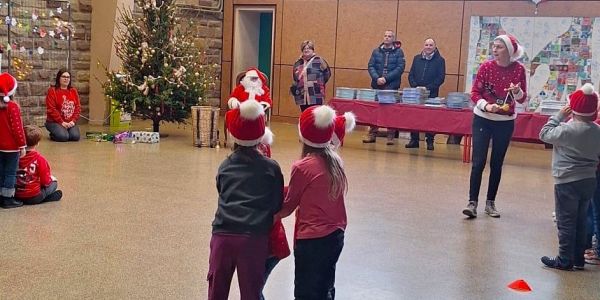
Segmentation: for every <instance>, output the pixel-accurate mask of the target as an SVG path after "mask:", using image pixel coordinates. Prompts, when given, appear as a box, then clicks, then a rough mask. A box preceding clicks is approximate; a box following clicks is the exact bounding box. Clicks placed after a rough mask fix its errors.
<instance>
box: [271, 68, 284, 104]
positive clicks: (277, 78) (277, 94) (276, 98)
mask: <svg viewBox="0 0 600 300" xmlns="http://www.w3.org/2000/svg"><path fill="white" fill-rule="evenodd" d="M272 77H273V86H272V87H271V99H272V100H273V107H272V108H271V114H273V115H279V105H280V103H279V102H280V101H281V91H280V86H281V84H280V82H281V66H280V65H274V66H273V74H272ZM284 97H286V95H284Z"/></svg>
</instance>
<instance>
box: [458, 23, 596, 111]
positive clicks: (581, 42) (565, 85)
mask: <svg viewBox="0 0 600 300" xmlns="http://www.w3.org/2000/svg"><path fill="white" fill-rule="evenodd" d="M596 24H597V25H598V26H594V25H596ZM598 30H600V18H593V17H482V16H473V17H471V27H470V34H469V56H468V59H467V72H466V78H465V90H466V91H470V90H471V86H472V83H473V81H474V79H475V76H476V75H477V70H478V69H479V66H480V65H481V64H482V63H483V62H485V61H487V60H490V59H493V54H492V44H493V42H494V38H495V37H496V36H498V35H501V34H511V35H513V36H515V37H516V38H517V40H519V42H520V43H521V45H522V46H523V48H524V50H525V55H523V57H522V58H521V59H520V62H521V63H523V65H525V68H526V69H527V92H528V94H529V96H530V99H529V104H528V109H530V110H534V109H536V108H537V107H538V105H539V103H540V102H541V101H542V100H556V101H565V100H566V97H567V96H568V94H570V93H571V92H573V91H575V90H576V89H577V88H579V87H581V86H582V85H583V84H584V83H587V82H590V83H592V84H594V85H595V86H597V85H598V84H599V81H600V65H599V63H600V53H599V52H600V41H598V39H600V33H598ZM594 46H596V47H594Z"/></svg>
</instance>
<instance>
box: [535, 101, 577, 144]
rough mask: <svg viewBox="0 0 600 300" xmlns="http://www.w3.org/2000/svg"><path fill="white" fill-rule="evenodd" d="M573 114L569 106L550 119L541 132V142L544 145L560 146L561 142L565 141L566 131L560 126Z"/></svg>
mask: <svg viewBox="0 0 600 300" xmlns="http://www.w3.org/2000/svg"><path fill="white" fill-rule="evenodd" d="M571 112H572V110H571V108H570V107H569V106H568V105H567V106H565V107H563V108H561V110H560V111H559V112H558V113H557V114H556V115H554V116H552V117H550V119H548V122H547V123H546V124H545V125H544V127H542V130H541V131H540V140H542V142H544V143H548V144H553V145H560V143H561V141H563V140H564V135H565V131H564V130H563V129H564V127H561V126H560V122H562V121H564V120H565V119H566V118H567V117H568V116H569V115H571Z"/></svg>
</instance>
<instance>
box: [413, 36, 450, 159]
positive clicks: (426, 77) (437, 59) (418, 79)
mask: <svg viewBox="0 0 600 300" xmlns="http://www.w3.org/2000/svg"><path fill="white" fill-rule="evenodd" d="M445 77H446V61H445V60H444V58H443V57H442V55H440V52H439V50H438V49H437V47H436V45H435V41H434V40H433V39H432V38H428V39H426V40H425V42H424V45H423V50H422V51H421V53H419V54H417V55H415V57H414V59H413V63H412V66H411V67H410V73H409V74H408V82H409V83H410V87H418V86H423V87H426V88H427V89H428V90H429V97H431V98H435V97H437V96H438V93H439V90H440V86H441V85H442V84H443V83H444V79H445ZM434 135H435V133H431V132H428V133H426V134H425V140H426V141H427V150H433V137H434ZM405 147H406V148H419V132H417V131H413V132H411V133H410V142H409V143H408V144H406V145H405Z"/></svg>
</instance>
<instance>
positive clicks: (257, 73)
mask: <svg viewBox="0 0 600 300" xmlns="http://www.w3.org/2000/svg"><path fill="white" fill-rule="evenodd" d="M246 76H248V77H258V79H260V81H261V82H262V85H263V89H264V88H265V86H266V85H267V80H268V79H267V76H266V75H265V74H264V73H263V72H261V71H260V70H259V69H257V68H255V67H251V68H249V69H248V70H247V71H246V75H244V77H246Z"/></svg>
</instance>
